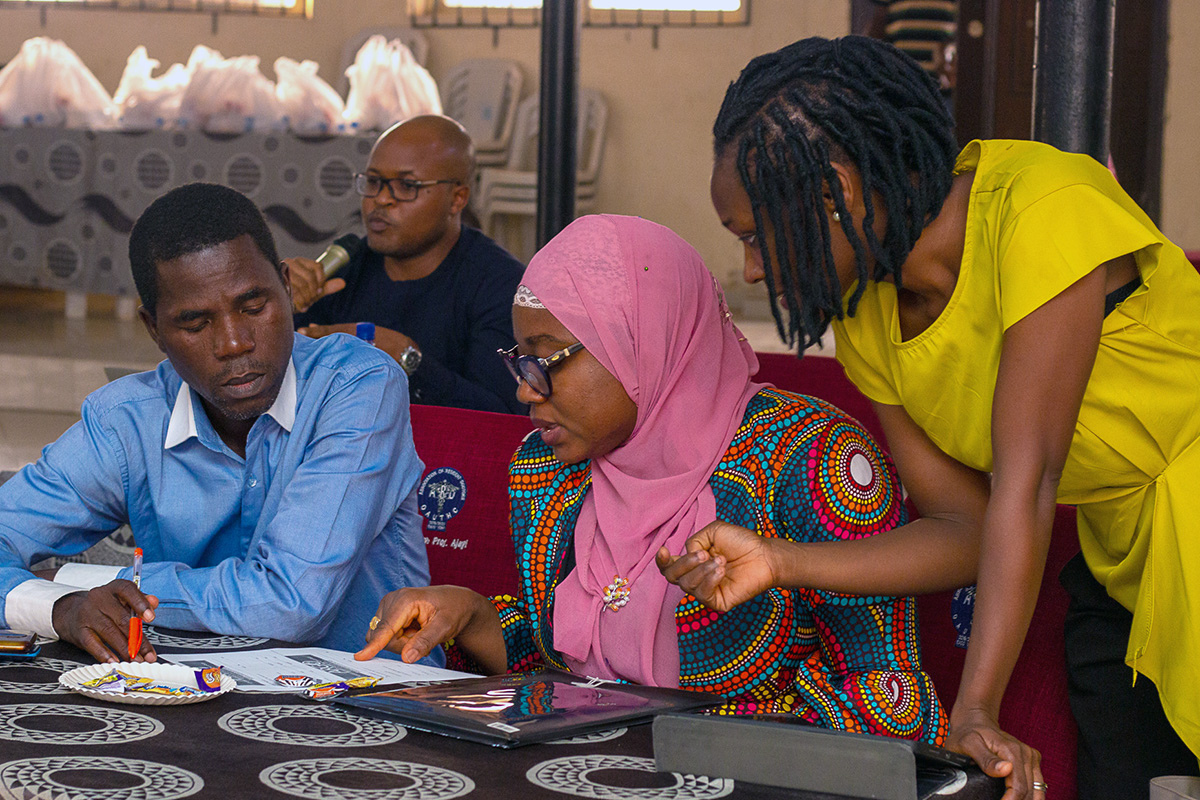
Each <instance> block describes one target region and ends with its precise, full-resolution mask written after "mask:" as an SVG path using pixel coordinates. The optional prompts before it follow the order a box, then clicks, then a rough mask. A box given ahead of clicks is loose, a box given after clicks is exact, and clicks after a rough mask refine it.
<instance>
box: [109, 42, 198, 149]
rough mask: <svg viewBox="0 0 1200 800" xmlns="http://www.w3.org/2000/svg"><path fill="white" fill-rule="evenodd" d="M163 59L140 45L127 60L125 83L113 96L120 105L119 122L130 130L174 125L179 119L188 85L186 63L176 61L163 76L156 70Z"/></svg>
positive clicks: (122, 79) (119, 86) (122, 83)
mask: <svg viewBox="0 0 1200 800" xmlns="http://www.w3.org/2000/svg"><path fill="white" fill-rule="evenodd" d="M158 66H159V62H158V61H157V60H155V59H153V58H150V57H149V56H148V55H147V54H146V48H145V47H144V46H142V45H138V46H137V48H135V49H134V51H133V52H132V53H130V55H129V60H128V61H126V62H125V72H124V73H123V74H122V75H121V83H120V84H118V86H117V92H116V94H114V95H113V102H114V103H116V105H117V123H118V125H120V127H122V128H125V129H127V130H148V129H152V128H173V127H175V125H176V123H177V121H178V119H179V103H180V101H181V100H182V99H183V92H184V89H186V88H187V85H188V71H187V67H185V66H184V65H183V64H172V65H171V67H170V69H168V70H167V71H166V72H165V73H163V74H162V75H161V76H160V77H157V78H155V77H154V76H153V75H152V73H153V72H154V70H156V69H158Z"/></svg>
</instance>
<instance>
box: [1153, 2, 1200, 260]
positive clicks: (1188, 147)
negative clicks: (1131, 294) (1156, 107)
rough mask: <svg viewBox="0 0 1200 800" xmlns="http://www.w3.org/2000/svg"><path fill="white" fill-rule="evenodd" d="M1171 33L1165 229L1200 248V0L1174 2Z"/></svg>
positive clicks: (1165, 142) (1165, 140) (1177, 240)
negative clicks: (1199, 46) (1198, 1)
mask: <svg viewBox="0 0 1200 800" xmlns="http://www.w3.org/2000/svg"><path fill="white" fill-rule="evenodd" d="M1169 36H1170V40H1169V42H1168V45H1167V97H1166V125H1165V130H1164V133H1163V174H1162V191H1163V198H1162V199H1163V203H1162V229H1163V233H1165V234H1166V235H1167V236H1168V237H1169V238H1170V239H1171V240H1173V241H1174V242H1175V243H1177V244H1178V245H1180V246H1181V247H1183V248H1184V249H1185V250H1200V202H1197V196H1198V193H1200V135H1198V134H1197V131H1200V48H1197V47H1196V42H1198V41H1200V3H1196V2H1195V0H1175V1H1174V2H1172V3H1171V19H1170V27H1169Z"/></svg>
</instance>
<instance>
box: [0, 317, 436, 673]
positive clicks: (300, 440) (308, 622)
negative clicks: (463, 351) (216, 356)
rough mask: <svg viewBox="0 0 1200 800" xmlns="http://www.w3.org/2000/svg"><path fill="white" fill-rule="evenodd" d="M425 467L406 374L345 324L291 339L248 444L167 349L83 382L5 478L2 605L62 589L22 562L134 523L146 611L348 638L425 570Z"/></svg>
mask: <svg viewBox="0 0 1200 800" xmlns="http://www.w3.org/2000/svg"><path fill="white" fill-rule="evenodd" d="M291 397H294V401H293V402H290V403H289V402H288V401H289V399H290V398H291ZM289 406H290V407H289ZM421 471H422V464H421V461H420V459H419V458H418V457H417V453H416V450H415V449H414V448H413V439H412V429H411V427H410V424H409V409H408V387H407V382H406V378H405V375H404V372H403V371H402V370H401V369H400V367H399V366H398V365H397V364H396V362H395V361H394V360H392V359H391V358H390V357H388V356H387V355H386V354H385V353H382V352H381V351H379V350H376V349H375V348H373V347H370V346H369V345H366V344H365V343H363V342H360V341H358V340H356V339H354V338H353V337H350V336H345V335H342V334H336V335H333V336H327V337H325V338H323V339H319V340H312V339H309V338H307V337H304V336H296V338H295V344H294V348H293V351H292V361H291V365H290V367H289V369H288V375H287V376H286V377H285V380H284V386H283V387H282V388H281V390H280V396H279V398H277V400H276V403H275V405H274V406H273V407H272V409H271V410H270V411H269V412H268V413H266V414H263V415H262V416H261V417H259V418H258V419H257V420H256V421H255V423H254V426H253V427H252V428H251V429H250V434H249V438H248V439H247V442H246V456H245V458H242V457H240V456H238V455H237V454H236V453H234V452H233V451H232V450H231V449H230V448H229V447H228V446H227V445H226V444H225V443H224V442H223V441H221V438H220V436H219V435H218V434H217V432H216V431H215V430H214V429H213V427H212V424H211V423H210V422H209V420H208V417H207V415H206V414H205V412H204V408H203V406H202V405H201V403H200V399H199V397H198V396H197V395H196V394H195V393H194V392H192V391H191V389H190V388H189V387H186V386H185V385H184V384H183V381H182V380H181V379H180V377H179V375H178V374H177V373H176V372H175V370H174V368H173V367H172V366H171V364H170V362H167V361H164V362H163V363H162V364H160V365H159V366H158V368H157V369H156V370H154V371H153V372H144V373H140V374H137V375H130V376H127V377H124V378H121V379H119V380H117V381H114V382H113V383H110V384H108V385H107V386H105V387H103V388H101V389H99V390H97V391H96V392H93V393H92V394H91V395H90V396H89V397H88V398H87V400H86V401H84V404H83V411H82V419H81V421H80V422H78V423H76V424H75V425H74V426H72V427H71V429H70V430H68V431H67V432H66V433H64V434H63V435H62V437H61V438H59V439H58V441H56V442H54V443H53V444H51V445H49V446H47V447H46V448H45V450H43V452H42V457H41V458H40V459H39V460H38V461H37V463H35V464H31V465H29V466H27V467H25V468H24V469H23V470H21V472H19V473H18V474H17V475H16V476H14V477H13V478H11V479H10V480H9V481H8V482H7V483H5V484H4V485H3V486H2V487H0V598H2V599H0V603H3V605H0V618H3V619H4V620H6V621H7V618H8V617H7V612H8V608H7V599H8V595H9V593H10V592H11V591H13V589H14V588H16V587H18V586H21V585H22V584H26V586H22V592H18V594H22V593H25V594H28V592H24V590H25V589H26V588H27V587H28V588H33V587H34V585H35V584H33V583H27V582H29V581H36V582H37V583H39V584H45V585H48V586H49V585H56V584H46V582H43V581H40V580H39V579H36V578H34V576H33V575H32V574H31V573H30V572H29V571H28V566H29V565H30V564H32V563H36V562H37V561H39V560H41V559H43V558H46V557H49V556H66V555H73V554H75V553H79V552H81V551H83V550H85V549H87V548H88V547H90V546H91V545H93V544H95V543H96V542H97V541H98V540H100V539H102V538H103V537H104V536H106V535H107V534H108V533H110V532H111V531H113V530H115V529H116V528H117V527H119V526H120V525H121V524H123V523H125V522H128V523H129V524H130V527H131V528H132V531H133V535H134V539H135V541H136V542H137V544H138V546H140V547H141V548H142V550H143V551H144V553H145V566H144V567H143V569H142V591H144V592H146V593H148V594H153V595H156V596H157V597H158V599H159V606H158V610H157V612H156V618H155V623H156V624H158V625H162V626H164V627H169V628H180V629H184V630H206V631H213V632H217V633H223V634H242V635H247V636H266V637H271V638H275V639H283V640H286V641H291V642H297V643H312V644H316V645H320V646H323V647H332V648H336V649H339V650H357V649H358V648H360V647H361V646H362V644H363V636H364V634H365V632H366V625H367V623H368V621H369V620H370V619H371V616H372V615H373V614H374V613H375V610H376V608H377V606H378V603H379V600H380V599H381V598H382V597H383V595H384V594H386V593H387V592H389V591H391V590H392V589H397V588H401V587H405V586H424V585H427V584H428V583H429V566H428V561H427V559H426V556H425V544H424V540H423V538H422V533H421V519H420V515H419V514H418V512H417V503H416V487H417V483H418V482H419V481H420V478H421ZM130 575H131V569H130V568H125V569H123V570H121V572H120V575H119V576H120V577H123V578H129V577H130ZM60 591H61V590H60ZM14 606H15V602H14ZM15 610H16V609H15V608H14V612H15Z"/></svg>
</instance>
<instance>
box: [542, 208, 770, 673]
mask: <svg viewBox="0 0 1200 800" xmlns="http://www.w3.org/2000/svg"><path fill="white" fill-rule="evenodd" d="M523 283H524V285H525V286H527V287H528V288H529V289H530V290H531V291H532V292H533V294H535V295H536V296H537V298H538V300H539V301H541V303H542V304H543V305H545V307H546V309H547V310H548V311H549V312H550V313H551V314H553V315H554V316H555V317H556V318H557V319H558V321H559V322H561V323H562V324H563V325H564V326H565V327H566V328H567V330H569V331H570V332H571V333H572V334H574V335H575V336H576V337H577V338H578V339H579V341H580V342H582V343H583V345H584V347H586V348H587V350H588V352H590V353H591V354H592V355H593V356H595V358H596V359H597V360H598V361H599V362H600V364H601V365H603V366H604V368H605V369H607V370H608V371H609V372H610V373H611V374H612V375H613V376H614V377H616V378H617V380H618V381H620V383H621V385H622V386H623V387H624V389H625V391H626V393H627V394H628V395H629V397H630V399H632V400H633V402H634V403H635V404H636V405H637V408H638V414H637V422H636V424H635V426H634V430H633V433H632V434H631V435H630V437H629V438H628V439H627V440H626V441H625V442H624V443H623V444H622V445H620V446H618V447H617V448H616V449H614V450H613V451H612V452H610V453H608V454H607V455H604V456H601V457H598V458H595V459H593V460H592V462H591V473H592V487H591V491H590V492H589V493H588V495H587V497H585V498H584V501H583V504H582V507H581V509H580V512H579V517H578V520H577V522H576V525H575V541H574V546H575V555H576V565H577V566H576V569H574V570H573V571H572V572H571V573H570V574H569V575H568V576H567V577H566V578H565V579H564V580H563V581H562V583H560V584H559V586H558V588H557V590H556V592H555V602H554V637H555V648H556V649H557V650H558V651H559V652H560V653H562V654H563V655H564V656H565V657H566V658H567V661H568V664H569V665H570V666H571V667H572V669H575V670H576V671H579V672H584V673H586V674H589V675H594V676H597V677H601V678H610V679H611V678H617V677H619V678H623V679H626V680H630V681H634V682H637V683H646V684H655V685H660V686H677V685H678V683H679V651H678V640H677V635H676V630H675V619H674V611H675V606H676V604H677V603H678V602H679V600H681V599H682V597H683V592H682V590H680V589H679V588H678V587H676V586H672V585H671V584H669V583H668V582H667V581H666V579H665V578H663V577H662V575H661V573H659V571H658V568H657V567H656V566H655V564H654V556H655V553H656V552H657V551H658V549H659V548H660V547H662V546H664V545H665V546H666V547H668V548H669V549H670V550H671V552H672V553H679V552H680V550H681V549H682V547H683V543H684V541H685V540H686V539H687V538H688V537H689V536H691V535H692V534H693V533H695V532H696V531H698V530H700V529H701V528H703V527H704V526H705V525H707V524H708V523H710V522H712V521H713V520H715V519H716V501H715V499H714V497H713V493H712V490H711V489H710V488H709V485H708V482H709V479H710V478H711V477H712V474H713V471H714V470H715V469H716V466H717V464H718V463H719V461H720V460H721V458H722V456H723V455H724V454H725V451H726V449H727V448H728V446H729V443H730V441H731V440H732V438H733V434H734V432H735V431H736V430H737V428H738V426H739V425H740V424H741V421H742V417H743V415H744V414H745V411H746V405H747V404H748V403H749V402H750V398H751V397H753V396H754V394H755V392H757V391H758V389H759V388H760V386H759V385H758V384H754V383H752V382H751V381H750V377H751V376H752V375H753V374H754V373H755V372H757V371H758V360H757V358H755V356H754V353H753V351H752V350H751V349H750V347H749V345H748V344H746V342H745V337H743V336H742V335H741V333H740V332H739V331H738V329H737V328H736V327H735V326H734V325H733V323H732V322H731V320H730V318H729V313H728V309H727V306H726V304H725V299H724V295H723V294H722V292H721V289H720V287H719V285H718V284H717V282H716V280H715V279H714V278H713V276H712V275H711V274H710V273H709V271H708V269H707V268H706V267H705V266H704V262H703V260H702V259H701V258H700V256H699V254H698V253H697V252H696V251H695V250H694V249H693V248H692V247H691V246H690V245H688V244H687V242H685V241H684V240H683V239H681V238H680V237H679V236H677V235H676V234H675V233H673V232H672V231H671V230H669V229H668V228H665V227H663V226H661V225H657V224H655V223H653V222H649V221H647V220H643V219H640V218H637V217H620V216H607V215H605V216H590V217H582V218H580V219H578V220H576V221H575V222H573V223H571V224H570V225H569V226H567V227H566V228H565V229H564V230H563V231H562V232H561V233H559V235H558V236H556V237H555V238H554V239H553V240H552V241H551V242H550V243H549V244H547V245H546V246H545V247H544V248H543V249H542V250H541V251H539V252H538V254H537V255H535V256H534V258H533V260H532V261H531V262H530V264H529V268H528V269H527V270H526V271H525V277H524V280H523ZM617 576H620V577H621V578H623V579H625V580H626V581H628V582H629V588H630V593H629V596H628V602H627V604H626V605H625V606H624V607H622V608H619V609H618V610H616V611H613V610H610V609H608V608H607V607H606V606H605V604H604V592H605V588H606V587H607V586H609V585H610V584H611V583H612V582H613V580H614V578H615V577H617Z"/></svg>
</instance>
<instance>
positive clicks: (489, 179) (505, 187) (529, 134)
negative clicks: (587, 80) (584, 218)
mask: <svg viewBox="0 0 1200 800" xmlns="http://www.w3.org/2000/svg"><path fill="white" fill-rule="evenodd" d="M578 99H579V117H578V123H577V129H576V147H577V148H578V149H577V159H578V170H577V174H576V184H575V210H576V212H578V213H585V212H588V211H591V210H592V209H593V208H594V207H595V203H596V177H597V175H598V174H599V172H600V161H601V157H602V156H603V154H604V130H605V125H606V123H607V120H608V104H607V103H606V102H605V100H604V96H603V95H601V94H600V92H598V91H596V90H595V89H580V91H579V98H578ZM537 148H538V96H537V95H536V94H534V95H532V96H530V97H528V98H526V99H525V100H523V101H522V102H521V105H520V107H519V108H518V109H517V119H516V130H515V131H514V132H513V136H512V143H511V145H510V147H509V155H508V163H507V164H506V165H505V166H504V167H502V168H501V167H486V168H484V169H482V170H480V171H479V184H478V188H477V190H476V192H475V194H474V201H475V208H476V211H477V214H478V215H479V220H480V223H481V227H482V228H483V231H484V232H485V233H487V234H488V235H489V236H491V235H494V230H493V225H494V223H495V221H496V217H497V216H499V215H514V216H522V217H534V216H536V214H537Z"/></svg>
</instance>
